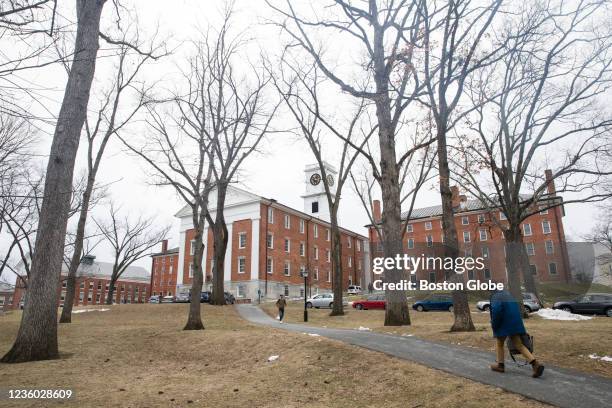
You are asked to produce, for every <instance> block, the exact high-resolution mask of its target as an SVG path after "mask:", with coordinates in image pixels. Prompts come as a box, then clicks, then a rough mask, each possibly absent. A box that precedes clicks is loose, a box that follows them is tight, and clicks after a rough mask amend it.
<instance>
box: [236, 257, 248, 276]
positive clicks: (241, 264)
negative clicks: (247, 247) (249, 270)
mask: <svg viewBox="0 0 612 408" xmlns="http://www.w3.org/2000/svg"><path fill="white" fill-rule="evenodd" d="M238 273H246V257H245V256H239V257H238Z"/></svg>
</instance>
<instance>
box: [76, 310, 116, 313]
mask: <svg viewBox="0 0 612 408" xmlns="http://www.w3.org/2000/svg"><path fill="white" fill-rule="evenodd" d="M109 310H110V309H81V310H73V311H72V313H87V312H107V311H109Z"/></svg>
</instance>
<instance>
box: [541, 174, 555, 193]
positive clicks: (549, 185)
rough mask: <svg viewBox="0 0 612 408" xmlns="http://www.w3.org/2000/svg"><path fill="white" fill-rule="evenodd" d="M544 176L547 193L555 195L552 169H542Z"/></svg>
mask: <svg viewBox="0 0 612 408" xmlns="http://www.w3.org/2000/svg"><path fill="white" fill-rule="evenodd" d="M544 176H545V177H546V189H547V190H548V194H550V195H555V194H556V193H557V189H556V188H555V180H553V174H552V170H551V169H546V170H545V171H544Z"/></svg>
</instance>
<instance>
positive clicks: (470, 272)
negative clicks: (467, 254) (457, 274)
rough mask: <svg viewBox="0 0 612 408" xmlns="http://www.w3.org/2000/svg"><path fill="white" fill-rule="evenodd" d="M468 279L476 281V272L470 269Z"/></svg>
mask: <svg viewBox="0 0 612 408" xmlns="http://www.w3.org/2000/svg"><path fill="white" fill-rule="evenodd" d="M468 279H469V280H474V270H472V269H470V270H469V271H468Z"/></svg>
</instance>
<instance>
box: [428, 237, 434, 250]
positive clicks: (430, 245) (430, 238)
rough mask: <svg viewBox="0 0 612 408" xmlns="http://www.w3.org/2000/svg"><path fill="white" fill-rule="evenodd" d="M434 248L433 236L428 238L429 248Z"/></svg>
mask: <svg viewBox="0 0 612 408" xmlns="http://www.w3.org/2000/svg"><path fill="white" fill-rule="evenodd" d="M432 246H433V237H432V236H431V235H428V236H427V247H428V248H431V247H432Z"/></svg>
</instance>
